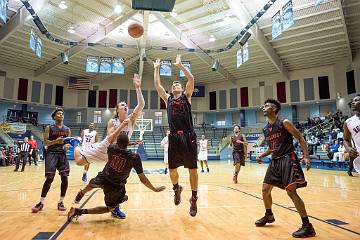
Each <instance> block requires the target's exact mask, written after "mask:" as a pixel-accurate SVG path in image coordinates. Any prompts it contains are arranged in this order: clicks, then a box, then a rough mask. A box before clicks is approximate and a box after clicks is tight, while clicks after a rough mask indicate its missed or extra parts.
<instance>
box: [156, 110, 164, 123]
mask: <svg viewBox="0 0 360 240" xmlns="http://www.w3.org/2000/svg"><path fill="white" fill-rule="evenodd" d="M162 120H163V113H162V112H155V125H161V124H162Z"/></svg>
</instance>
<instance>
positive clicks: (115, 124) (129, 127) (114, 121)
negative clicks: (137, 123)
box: [111, 118, 133, 139]
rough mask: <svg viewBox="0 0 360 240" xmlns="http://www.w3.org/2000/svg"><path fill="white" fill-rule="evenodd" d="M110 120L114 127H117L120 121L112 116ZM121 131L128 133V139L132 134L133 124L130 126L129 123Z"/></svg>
mask: <svg viewBox="0 0 360 240" xmlns="http://www.w3.org/2000/svg"><path fill="white" fill-rule="evenodd" d="M111 121H112V123H113V125H114V127H115V129H117V128H118V127H119V126H120V124H121V122H120V120H119V119H118V118H113V119H111ZM121 132H123V133H126V134H127V135H128V137H129V139H130V138H131V136H132V134H133V126H132V124H131V123H129V124H128V125H127V126H126V127H124V128H123V130H122V131H121Z"/></svg>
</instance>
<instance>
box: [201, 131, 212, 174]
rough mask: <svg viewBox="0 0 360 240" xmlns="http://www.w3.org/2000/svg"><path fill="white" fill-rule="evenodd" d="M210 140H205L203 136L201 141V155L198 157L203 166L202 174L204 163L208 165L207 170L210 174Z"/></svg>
mask: <svg viewBox="0 0 360 240" xmlns="http://www.w3.org/2000/svg"><path fill="white" fill-rule="evenodd" d="M208 146H209V143H208V140H207V139H206V138H205V135H202V136H201V139H200V141H199V147H200V150H199V155H198V159H199V161H200V166H201V172H202V173H203V172H204V163H205V165H206V170H207V172H209V165H208Z"/></svg>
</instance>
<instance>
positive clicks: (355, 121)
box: [344, 94, 360, 176]
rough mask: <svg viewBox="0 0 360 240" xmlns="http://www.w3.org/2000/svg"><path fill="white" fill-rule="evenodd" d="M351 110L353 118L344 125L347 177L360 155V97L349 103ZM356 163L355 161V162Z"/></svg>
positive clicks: (350, 174)
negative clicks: (348, 155)
mask: <svg viewBox="0 0 360 240" xmlns="http://www.w3.org/2000/svg"><path fill="white" fill-rule="evenodd" d="M351 110H352V111H353V112H354V113H355V115H354V116H352V117H351V118H348V119H347V120H346V121H345V123H344V146H345V148H346V151H347V152H349V154H350V162H349V165H350V166H349V171H348V174H349V176H352V168H353V167H352V164H353V161H354V159H356V158H358V157H359V153H360V95H359V94H358V95H356V97H354V98H353V100H352V102H351ZM355 161H356V160H355Z"/></svg>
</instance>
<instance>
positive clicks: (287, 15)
mask: <svg viewBox="0 0 360 240" xmlns="http://www.w3.org/2000/svg"><path fill="white" fill-rule="evenodd" d="M281 25H282V31H285V30H287V29H288V28H290V27H291V26H292V25H294V10H293V4H292V0H290V1H289V2H288V3H287V4H285V5H284V6H283V8H282V17H281Z"/></svg>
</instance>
